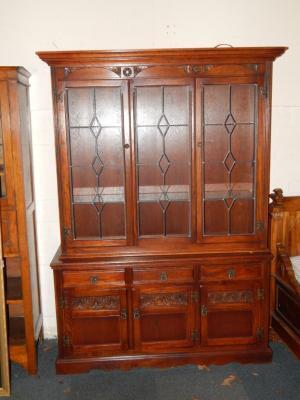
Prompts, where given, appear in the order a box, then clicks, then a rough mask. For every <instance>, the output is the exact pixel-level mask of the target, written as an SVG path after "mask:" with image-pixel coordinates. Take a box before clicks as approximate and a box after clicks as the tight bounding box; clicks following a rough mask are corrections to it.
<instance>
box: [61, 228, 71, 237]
mask: <svg viewBox="0 0 300 400" xmlns="http://www.w3.org/2000/svg"><path fill="white" fill-rule="evenodd" d="M71 234H72V229H71V228H63V235H64V237H66V236H71Z"/></svg>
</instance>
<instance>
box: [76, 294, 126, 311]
mask: <svg viewBox="0 0 300 400" xmlns="http://www.w3.org/2000/svg"><path fill="white" fill-rule="evenodd" d="M118 308H120V297H119V296H97V297H75V298H73V299H72V309H76V310H115V309H118Z"/></svg>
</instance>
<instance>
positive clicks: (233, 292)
mask: <svg viewBox="0 0 300 400" xmlns="http://www.w3.org/2000/svg"><path fill="white" fill-rule="evenodd" d="M258 297H259V285H258V283H256V282H243V283H228V284H213V285H207V286H206V287H203V288H202V289H201V306H200V314H201V343H202V345H234V344H251V343H256V342H258V341H259V340H260V339H262V337H261V336H262V331H261V330H260V315H261V312H260V311H261V310H260V307H259V301H258Z"/></svg>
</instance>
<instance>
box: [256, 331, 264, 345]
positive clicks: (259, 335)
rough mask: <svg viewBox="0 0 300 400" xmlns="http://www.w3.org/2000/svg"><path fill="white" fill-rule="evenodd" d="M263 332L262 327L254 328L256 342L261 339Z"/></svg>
mask: <svg viewBox="0 0 300 400" xmlns="http://www.w3.org/2000/svg"><path fill="white" fill-rule="evenodd" d="M264 334H265V332H264V329H263V328H257V329H256V339H257V341H258V342H261V341H263V339H264Z"/></svg>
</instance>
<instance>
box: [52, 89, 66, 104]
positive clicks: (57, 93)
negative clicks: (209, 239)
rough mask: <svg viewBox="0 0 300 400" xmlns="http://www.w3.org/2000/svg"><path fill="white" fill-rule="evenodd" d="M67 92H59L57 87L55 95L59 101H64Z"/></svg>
mask: <svg viewBox="0 0 300 400" xmlns="http://www.w3.org/2000/svg"><path fill="white" fill-rule="evenodd" d="M64 96H65V92H64V91H62V92H59V91H58V90H57V89H55V90H54V97H55V100H56V101H57V102H58V103H62V102H63V100H64Z"/></svg>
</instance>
